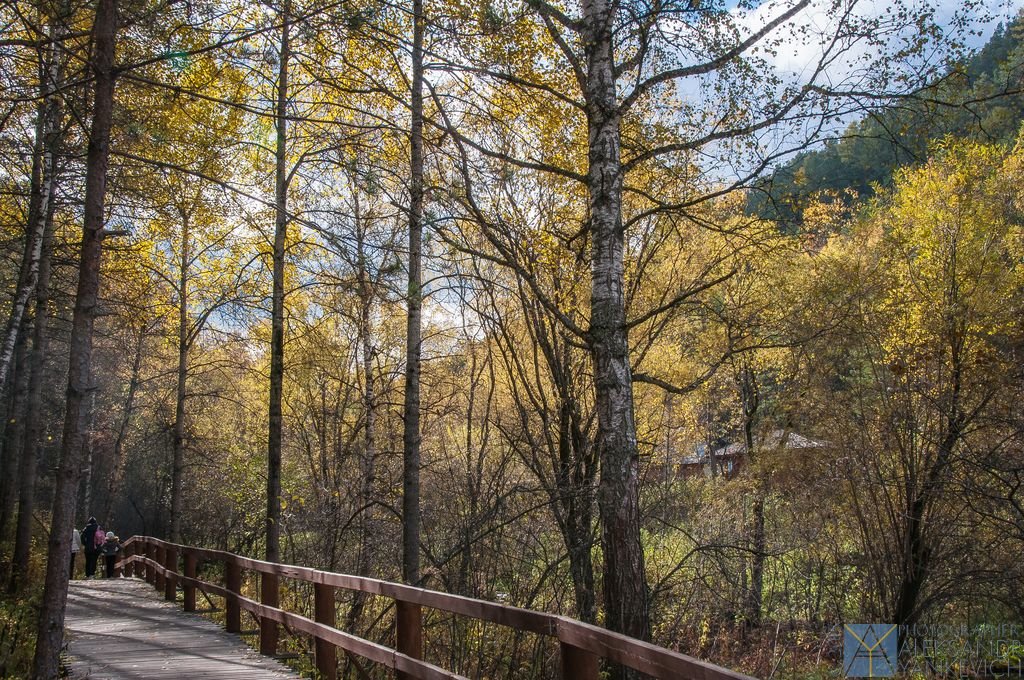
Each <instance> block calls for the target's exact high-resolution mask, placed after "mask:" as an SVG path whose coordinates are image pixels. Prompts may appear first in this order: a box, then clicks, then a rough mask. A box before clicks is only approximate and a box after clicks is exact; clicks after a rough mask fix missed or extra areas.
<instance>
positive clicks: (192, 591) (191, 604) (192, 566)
mask: <svg viewBox="0 0 1024 680" xmlns="http://www.w3.org/2000/svg"><path fill="white" fill-rule="evenodd" d="M195 577H196V556H195V555H194V554H193V553H192V551H191V550H189V549H188V548H186V549H185V578H195ZM182 589H183V590H184V591H185V611H187V612H194V611H195V610H196V586H195V584H194V583H191V582H189V581H185V582H183V583H182Z"/></svg>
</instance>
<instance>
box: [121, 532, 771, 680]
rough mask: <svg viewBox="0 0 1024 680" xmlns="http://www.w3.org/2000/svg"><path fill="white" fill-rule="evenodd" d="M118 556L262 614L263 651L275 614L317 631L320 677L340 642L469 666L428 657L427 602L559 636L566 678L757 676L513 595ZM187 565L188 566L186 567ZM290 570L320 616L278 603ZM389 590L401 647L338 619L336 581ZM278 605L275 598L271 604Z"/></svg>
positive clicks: (160, 584)
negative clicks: (220, 570) (308, 590)
mask: <svg viewBox="0 0 1024 680" xmlns="http://www.w3.org/2000/svg"><path fill="white" fill-rule="evenodd" d="M124 547H125V552H124V555H123V557H122V559H121V560H120V562H118V566H119V567H120V568H122V569H123V570H124V573H125V575H126V576H134V575H139V576H143V577H144V578H145V579H146V580H147V581H148V582H149V583H150V584H152V585H153V586H154V587H156V588H157V590H160V591H162V592H163V593H164V597H165V599H167V600H169V601H175V600H176V598H177V588H178V586H181V588H182V590H183V592H184V608H185V611H195V609H196V590H200V591H202V592H204V593H206V594H208V595H211V594H212V595H216V596H219V597H223V598H224V601H225V606H224V609H225V614H226V627H227V630H228V631H229V632H232V633H239V632H241V611H242V610H243V609H244V610H245V611H248V612H250V613H252V614H253V615H254V616H256V618H257V619H258V620H259V621H260V632H261V635H260V652H262V653H263V654H268V655H273V654H275V653H276V651H277V624H281V625H283V626H286V627H288V628H290V629H291V630H293V631H298V632H301V633H303V634H305V635H309V636H310V637H312V638H313V639H314V641H315V661H316V668H317V671H318V672H319V674H320V677H322V678H324V679H325V680H335V679H336V678H337V665H338V664H337V657H336V654H337V648H340V649H343V650H345V651H346V652H348V653H350V654H353V655H356V656H359V657H363V658H365V659H368V660H370V661H374V662H376V663H378V664H381V665H383V666H385V667H387V668H390V669H393V670H394V671H395V672H396V673H397V674H398V677H399V678H402V679H405V678H423V679H425V680H434V679H435V678H461V677H462V676H460V675H457V674H455V673H452V672H450V671H447V670H445V669H443V668H440V667H438V666H436V665H434V664H431V663H428V662H426V661H423V660H422V659H423V617H422V608H423V607H427V608H432V609H437V610H442V611H445V612H449V613H452V614H457V615H460V616H465V617H469V618H472V619H477V620H479V621H486V622H490V623H495V624H500V625H503V626H508V627H509V628H512V629H515V630H517V631H524V632H530V633H536V634H538V635H542V636H549V637H552V638H556V639H557V640H558V644H559V647H560V652H561V677H562V678H564V679H566V680H568V679H572V680H597V678H598V676H599V673H598V669H599V661H600V659H602V658H603V659H607V660H609V661H611V662H614V663H618V664H621V665H623V666H627V667H629V668H633V669H636V670H638V671H641V672H643V673H646V674H647V675H649V676H651V677H654V678H674V679H687V678H689V679H692V680H753V679H752V678H750V677H749V676H746V675H742V674H741V673H736V672H734V671H730V670H728V669H726V668H722V667H720V666H715V665H714V664H710V663H706V662H704V661H700V660H699V659H695V658H693V657H690V656H686V655H685V654H680V653H678V652H673V651H671V650H668V649H665V648H663V647H658V646H656V645H652V644H649V643H647V642H641V641H640V640H636V639H633V638H630V637H627V636H625V635H619V634H618V633H613V632H611V631H608V630H605V629H604V628H600V627H598V626H593V625H590V624H587V623H583V622H581V621H576V620H574V619H570V618H567V617H564V616H558V615H555V614H546V613H543V612H536V611H531V610H528V609H520V608H518V607H510V606H508V605H503V604H498V603H495V602H487V601H485V600H476V599H473V598H469V597H462V596H459V595H450V594H448V593H442V592H438V591H434V590H426V589H423V588H415V587H413V586H408V585H403V584H401V583H392V582H389V581H380V580H377V579H372V578H363V577H360V576H351V575H348V574H336V573H332V572H327V571H320V570H318V569H310V568H307V567H296V566H291V565H286V564H276V563H272V562H263V561H261V560H254V559H250V558H248V557H242V556H240V555H235V554H233V553H229V552H223V551H220V550H207V549H205V548H196V547H192V546H185V545H177V544H174V543H168V542H167V541H161V540H159V539H156V538H151V537H148V536H134V537H132V538H130V539H128V541H126V542H125V546H124ZM200 560H205V561H213V562H220V563H222V564H223V565H224V582H223V584H218V583H210V582H207V581H203V580H201V579H199V578H198V577H197V566H198V564H199V561H200ZM179 566H183V568H184V569H183V571H179ZM243 570H249V571H252V572H255V573H258V574H260V580H261V583H260V592H261V600H262V602H257V601H255V600H253V599H250V598H247V597H245V596H244V595H242V592H241V591H242V571H243ZM281 578H288V579H295V580H297V581H304V582H307V583H311V584H312V585H313V596H314V606H313V610H314V619H309V618H306V617H304V616H301V615H299V614H295V613H293V612H288V611H285V610H283V609H280V608H278V607H277V606H276V605H277V593H278V583H279V579H281ZM337 588H343V589H346V590H350V591H356V592H361V593H367V594H371V595H381V596H384V597H388V598H391V599H392V600H394V603H395V609H396V614H395V622H396V623H395V626H396V634H395V639H396V643H397V644H396V649H392V648H390V647H386V646H384V645H381V644H378V643H375V642H371V641H369V640H365V639H363V638H360V637H357V636H355V635H352V634H350V633H346V632H344V631H342V630H338V629H337V628H336V627H335V626H336V623H337V621H336V618H335V617H336V606H335V590H336V589H337ZM272 605H273V606H272Z"/></svg>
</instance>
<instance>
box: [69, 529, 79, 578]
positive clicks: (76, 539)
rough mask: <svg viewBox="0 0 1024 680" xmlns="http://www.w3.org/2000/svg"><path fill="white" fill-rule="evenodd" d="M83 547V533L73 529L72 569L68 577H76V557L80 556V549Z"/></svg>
mask: <svg viewBox="0 0 1024 680" xmlns="http://www.w3.org/2000/svg"><path fill="white" fill-rule="evenodd" d="M81 549H82V534H81V533H79V531H78V529H72V530H71V571H70V572H69V573H68V578H70V579H73V578H75V557H77V556H78V553H79V551H80V550H81Z"/></svg>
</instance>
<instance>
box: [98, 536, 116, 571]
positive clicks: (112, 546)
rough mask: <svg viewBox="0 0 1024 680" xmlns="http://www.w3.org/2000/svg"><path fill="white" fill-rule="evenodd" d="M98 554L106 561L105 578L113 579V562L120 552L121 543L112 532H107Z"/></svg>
mask: <svg viewBox="0 0 1024 680" xmlns="http://www.w3.org/2000/svg"><path fill="white" fill-rule="evenodd" d="M100 552H102V553H103V557H104V559H106V561H107V574H106V575H107V578H114V562H115V561H116V560H117V553H119V552H121V541H120V540H119V539H118V538H117V536H115V535H114V532H113V531H108V532H107V539H106V540H105V541H103V547H102V548H100Z"/></svg>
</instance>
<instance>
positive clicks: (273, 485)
mask: <svg viewBox="0 0 1024 680" xmlns="http://www.w3.org/2000/svg"><path fill="white" fill-rule="evenodd" d="M283 15H284V16H283V17H282V24H281V44H280V64H279V70H278V80H277V107H276V112H275V123H276V125H277V148H276V153H275V183H274V199H275V200H274V212H275V219H274V274H273V277H274V289H273V294H272V295H273V298H272V301H271V306H272V309H271V332H270V432H269V437H268V443H267V551H266V558H267V561H268V562H279V561H280V559H281V549H280V542H281V434H282V420H281V397H282V387H283V383H284V264H285V263H284V258H285V246H286V245H287V240H288V168H287V165H286V164H287V161H288V157H287V154H288V62H289V60H290V59H291V43H290V35H289V34H290V31H291V4H290V3H289V2H287V0H286V2H285V5H284V9H283ZM260 582H261V593H262V596H263V602H264V604H268V605H270V606H272V607H276V606H277V602H278V588H277V578H276V577H272V576H268V575H266V574H264V575H263V576H262V577H261V579H260ZM265 621H266V620H265ZM276 647H277V625H276V624H275V623H273V622H272V621H266V622H265V623H264V624H263V625H262V626H261V627H260V651H262V652H263V653H265V654H266V653H273V651H274V650H275V649H276Z"/></svg>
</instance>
